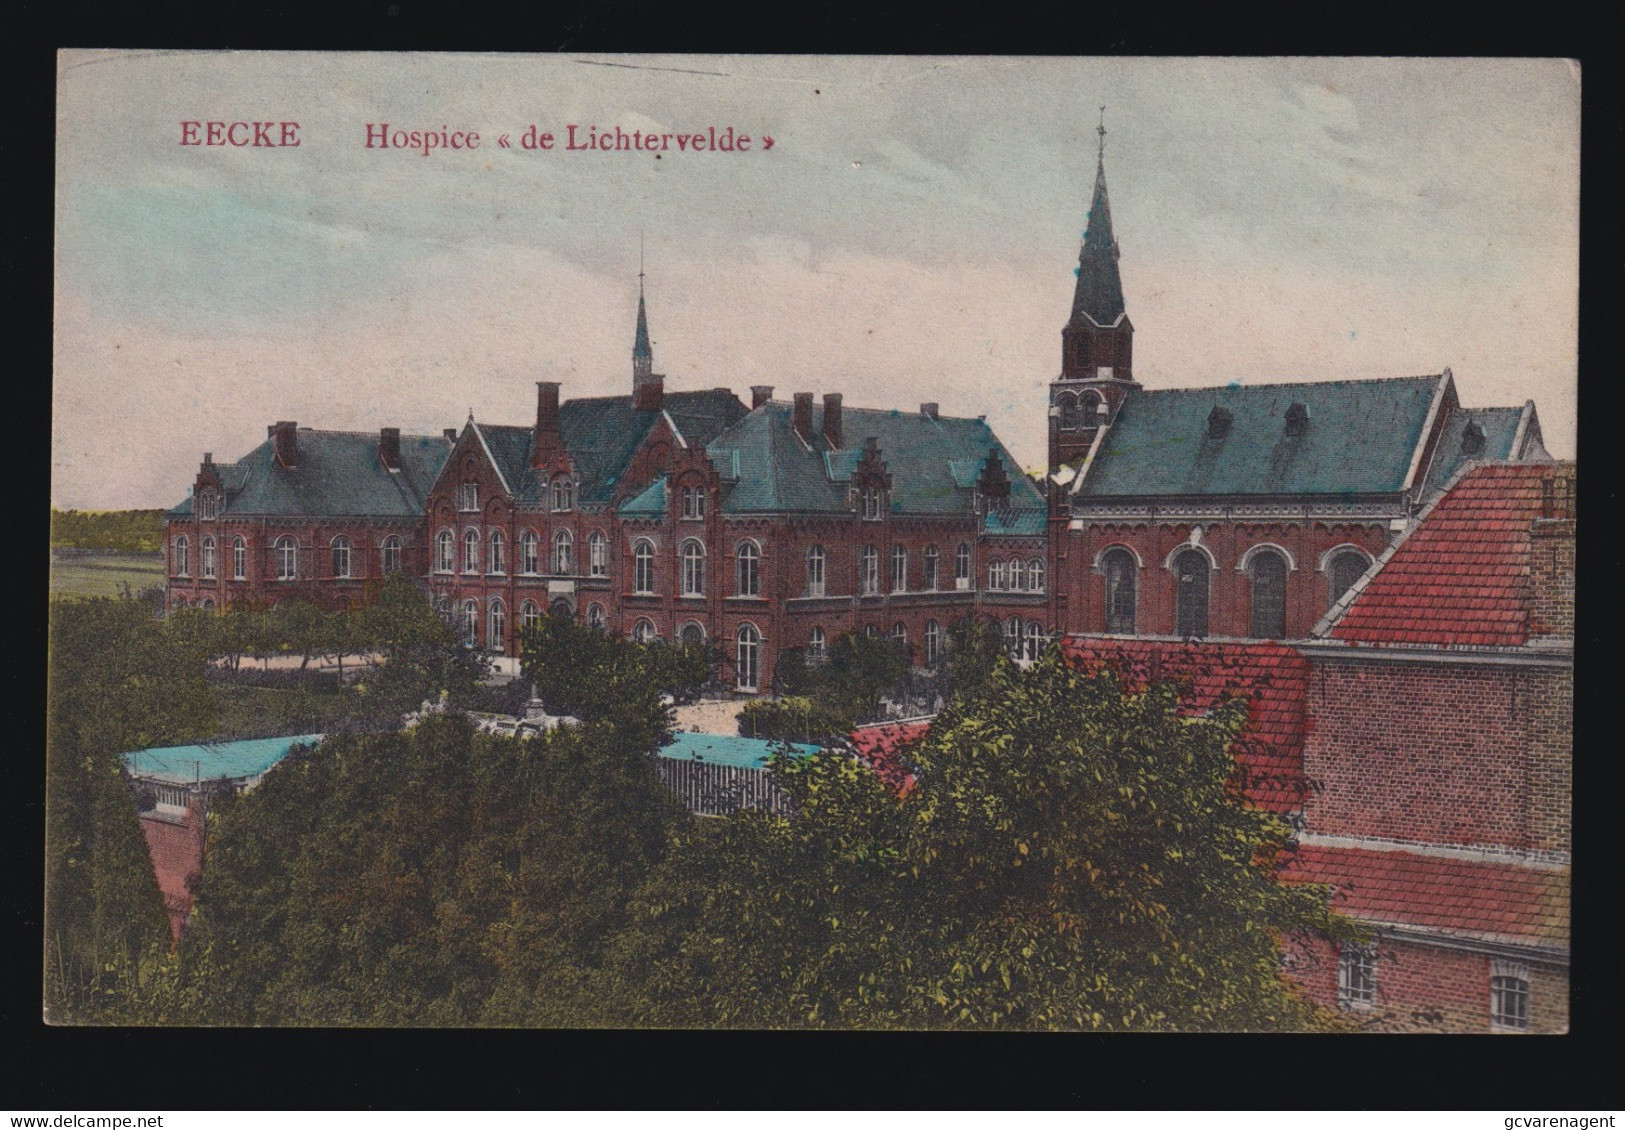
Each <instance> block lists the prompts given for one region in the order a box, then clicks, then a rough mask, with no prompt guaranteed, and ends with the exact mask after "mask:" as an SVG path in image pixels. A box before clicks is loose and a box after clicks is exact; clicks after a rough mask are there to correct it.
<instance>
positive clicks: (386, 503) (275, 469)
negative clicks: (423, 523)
mask: <svg viewBox="0 0 1625 1130" xmlns="http://www.w3.org/2000/svg"><path fill="white" fill-rule="evenodd" d="M298 451H299V454H298V463H297V465H296V466H294V467H292V468H286V467H281V466H279V465H278V464H277V462H276V445H275V443H274V442H273V441H272V440H270V439H267V440H266V441H265V442H264V443H262V444H260V445H259V446H258V447H256V448H255V449H254V450H253V451H251V452H249V453H248V454H247V455H246V456H244V457H243V458H242V459H239V460H238V461H237V462H236V463H235V464H223V465H221V466H220V467H219V468H218V469H219V472H220V477H221V481H222V482H223V484H224V485H225V494H226V497H225V506H224V508H223V510H222V513H223V514H224V515H226V516H228V517H237V516H252V517H260V516H271V517H276V516H310V517H316V518H341V517H355V518H413V517H419V516H421V515H422V513H423V504H424V500H425V499H426V498H427V497H428V493H429V487H430V486H431V485H433V483H434V480H435V476H436V475H438V474H439V473H440V468H441V467H442V466H443V465H444V464H445V462H446V458H447V456H449V455H450V454H451V445H450V444H449V443H447V442H446V438H445V437H444V436H409V435H403V436H401V469H400V471H399V472H394V471H389V470H387V469H385V467H384V465H383V464H382V463H380V462H379V460H378V435H377V433H376V432H328V431H318V430H317V429H315V428H300V429H299V430H298ZM191 513H192V500H191V499H190V498H188V499H186V500H185V501H184V502H182V503H180V504H179V505H178V506H175V507H173V508H171V509H170V510H169V511H168V512H167V513H166V515H165V517H170V518H181V517H186V516H187V515H189V514H191Z"/></svg>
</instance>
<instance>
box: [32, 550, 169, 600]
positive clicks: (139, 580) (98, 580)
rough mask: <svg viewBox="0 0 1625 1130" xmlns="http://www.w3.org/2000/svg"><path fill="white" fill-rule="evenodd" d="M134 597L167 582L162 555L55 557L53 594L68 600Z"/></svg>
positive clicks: (52, 579)
mask: <svg viewBox="0 0 1625 1130" xmlns="http://www.w3.org/2000/svg"><path fill="white" fill-rule="evenodd" d="M126 582H128V583H129V586H130V595H131V596H135V595H138V594H139V593H140V592H141V590H142V589H144V588H148V587H150V586H152V585H161V584H163V583H164V555H163V554H162V553H114V554H108V555H107V556H105V557H52V558H51V595H52V596H58V597H66V598H68V599H84V598H86V597H92V596H118V595H120V594H121V593H122V592H123V591H124V584H125V583H126Z"/></svg>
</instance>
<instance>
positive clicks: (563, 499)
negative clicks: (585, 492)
mask: <svg viewBox="0 0 1625 1130" xmlns="http://www.w3.org/2000/svg"><path fill="white" fill-rule="evenodd" d="M574 493H575V492H574V491H572V490H571V489H570V480H569V479H554V480H553V509H554V510H560V511H562V510H568V509H570V503H571V496H572V495H573V494H574Z"/></svg>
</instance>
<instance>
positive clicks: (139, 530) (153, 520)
mask: <svg viewBox="0 0 1625 1130" xmlns="http://www.w3.org/2000/svg"><path fill="white" fill-rule="evenodd" d="M163 545H164V512H163V511H162V510H58V509H56V508H55V507H52V509H51V547H52V548H53V549H55V548H72V549H106V550H118V551H120V552H123V553H155V552H157V551H158V550H160V549H162V548H163Z"/></svg>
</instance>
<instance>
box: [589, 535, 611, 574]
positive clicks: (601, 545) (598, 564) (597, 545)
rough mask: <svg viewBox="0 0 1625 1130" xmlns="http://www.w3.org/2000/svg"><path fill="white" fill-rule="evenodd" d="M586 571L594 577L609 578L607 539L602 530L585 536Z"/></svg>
mask: <svg viewBox="0 0 1625 1130" xmlns="http://www.w3.org/2000/svg"><path fill="white" fill-rule="evenodd" d="M587 571H588V572H589V573H591V574H592V575H593V576H595V577H607V576H609V539H608V538H606V537H605V536H604V534H603V531H602V530H594V531H593V532H592V533H590V534H588V535H587Z"/></svg>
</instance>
